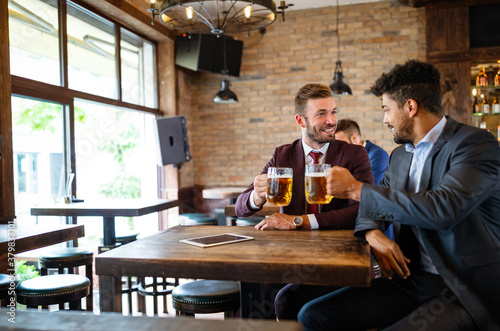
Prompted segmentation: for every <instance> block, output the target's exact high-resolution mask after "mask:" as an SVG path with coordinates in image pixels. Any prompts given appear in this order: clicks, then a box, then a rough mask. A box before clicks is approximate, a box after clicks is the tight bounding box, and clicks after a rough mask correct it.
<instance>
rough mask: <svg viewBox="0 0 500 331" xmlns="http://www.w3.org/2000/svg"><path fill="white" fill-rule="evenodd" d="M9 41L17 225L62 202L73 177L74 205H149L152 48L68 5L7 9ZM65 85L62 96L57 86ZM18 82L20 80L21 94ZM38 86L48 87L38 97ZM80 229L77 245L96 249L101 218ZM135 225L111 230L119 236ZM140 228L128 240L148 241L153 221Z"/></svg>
mask: <svg viewBox="0 0 500 331" xmlns="http://www.w3.org/2000/svg"><path fill="white" fill-rule="evenodd" d="M64 5H66V12H67V17H66V22H67V24H66V25H65V26H62V27H59V26H58V12H59V8H58V6H64ZM65 29H67V35H66V36H64V35H63V33H65ZM63 30H64V31H63ZM9 31H10V39H11V44H10V59H11V68H12V70H11V74H12V76H13V77H12V79H13V81H16V84H13V90H12V92H13V95H15V96H14V97H13V98H12V110H13V117H12V119H13V141H14V181H15V188H14V190H15V202H16V216H17V218H18V220H22V221H28V222H34V218H33V217H31V216H30V214H29V208H30V206H32V205H34V204H44V203H51V202H60V201H61V199H62V197H63V196H64V195H65V194H66V192H65V185H66V178H67V177H68V174H69V173H71V172H74V173H75V181H76V182H75V183H76V185H75V186H76V192H73V194H74V195H76V196H77V197H78V198H82V199H85V200H97V199H105V198H139V197H140V198H156V197H157V196H158V178H157V176H158V168H157V165H156V154H155V150H154V148H155V143H154V139H153V137H152V134H153V119H154V118H155V115H156V114H159V113H160V112H159V110H158V109H156V107H157V105H158V100H157V92H156V91H157V84H156V66H155V64H156V46H155V44H154V43H152V42H150V41H148V40H146V39H144V38H142V37H140V36H139V35H136V34H135V33H133V32H131V31H129V30H127V29H125V28H124V27H122V26H121V25H120V24H118V23H117V22H114V21H112V20H111V19H108V18H106V17H104V16H101V15H98V14H97V13H95V12H93V11H91V10H90V9H89V8H86V7H82V6H80V5H77V4H76V3H73V2H71V1H67V0H9ZM63 39H67V43H66V44H64V45H62V46H61V47H62V48H63V49H62V51H60V50H59V44H60V40H63ZM116 49H119V50H120V51H119V52H117V51H116ZM117 53H118V54H117ZM63 54H67V59H63V58H61V56H62V55H63ZM118 56H120V58H118ZM61 63H68V66H67V67H63V68H61V65H60V64H61ZM118 73H120V75H118ZM66 76H67V77H68V80H67V86H64V84H65V82H64V81H62V80H61V78H60V77H66ZM17 77H23V78H28V79H29V80H30V82H29V83H28V84H29V88H23V86H22V84H25V80H20V79H18V78H17ZM120 78H121V79H120ZM37 82H41V83H49V84H50V85H49V86H47V85H46V84H39V86H38V87H39V89H38V90H37V88H36V87H37ZM20 85H21V87H20V88H19V87H17V86H20ZM33 86H35V88H33ZM16 89H17V90H16ZM103 97H104V99H103ZM42 99H43V100H42ZM107 99H110V101H109V102H107V101H106V100H107ZM46 218H48V217H44V222H45V219H46ZM143 218H147V219H148V222H144V219H143ZM52 219H53V220H54V221H58V222H60V221H62V218H59V217H54V218H52ZM149 220H151V221H149ZM78 222H79V223H83V222H85V223H88V224H89V226H88V227H87V226H86V238H85V239H84V241H89V242H90V243H91V244H92V245H95V244H96V243H98V242H99V238H100V236H102V218H99V220H98V221H96V220H91V218H88V219H87V218H85V217H80V218H78ZM135 222H136V220H135V219H125V220H121V221H120V220H117V223H116V228H117V233H118V234H120V232H122V230H124V231H126V230H131V229H133V228H134V227H135V225H134V223H135ZM140 222H141V225H140V227H137V229H139V230H135V231H136V232H140V233H144V232H147V233H149V232H153V231H156V230H157V226H158V225H157V224H158V216H157V215H156V214H152V215H147V216H143V217H141V218H140ZM120 223H122V225H120ZM121 227H122V228H121ZM84 246H85V244H84Z"/></svg>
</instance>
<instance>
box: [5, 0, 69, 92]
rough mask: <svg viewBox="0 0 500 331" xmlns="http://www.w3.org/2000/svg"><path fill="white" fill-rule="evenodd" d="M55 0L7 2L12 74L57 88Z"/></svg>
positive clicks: (56, 18) (57, 41)
mask: <svg viewBox="0 0 500 331" xmlns="http://www.w3.org/2000/svg"><path fill="white" fill-rule="evenodd" d="M58 31H59V24H58V14H57V0H43V1H41V0H9V39H10V71H11V74H12V75H16V76H21V77H25V78H30V79H34V80H38V81H40V82H44V83H48V84H53V85H60V84H61V82H60V77H61V74H60V69H59V67H60V61H59V35H58Z"/></svg>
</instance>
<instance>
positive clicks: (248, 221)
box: [236, 216, 264, 226]
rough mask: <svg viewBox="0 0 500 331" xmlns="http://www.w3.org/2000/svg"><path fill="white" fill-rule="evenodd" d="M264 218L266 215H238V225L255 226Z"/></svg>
mask: <svg viewBox="0 0 500 331" xmlns="http://www.w3.org/2000/svg"><path fill="white" fill-rule="evenodd" d="M263 219H264V216H250V217H238V218H237V219H236V225H237V226H255V225H257V224H258V223H259V222H260V221H262V220H263Z"/></svg>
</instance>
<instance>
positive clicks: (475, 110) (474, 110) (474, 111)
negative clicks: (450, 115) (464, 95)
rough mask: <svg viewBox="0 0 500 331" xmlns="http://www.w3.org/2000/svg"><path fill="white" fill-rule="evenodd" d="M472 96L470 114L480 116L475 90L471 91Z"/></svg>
mask: <svg viewBox="0 0 500 331" xmlns="http://www.w3.org/2000/svg"><path fill="white" fill-rule="evenodd" d="M472 94H473V95H474V102H473V103H472V114H473V115H474V116H480V115H482V113H481V106H480V105H479V103H478V102H477V91H476V89H473V90H472Z"/></svg>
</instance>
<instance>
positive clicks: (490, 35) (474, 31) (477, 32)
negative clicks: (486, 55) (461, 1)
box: [469, 4, 500, 48]
mask: <svg viewBox="0 0 500 331" xmlns="http://www.w3.org/2000/svg"><path fill="white" fill-rule="evenodd" d="M499 13H500V4H494V5H484V6H472V7H469V26H470V47H471V48H482V47H498V46H500V24H499V17H498V16H499Z"/></svg>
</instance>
